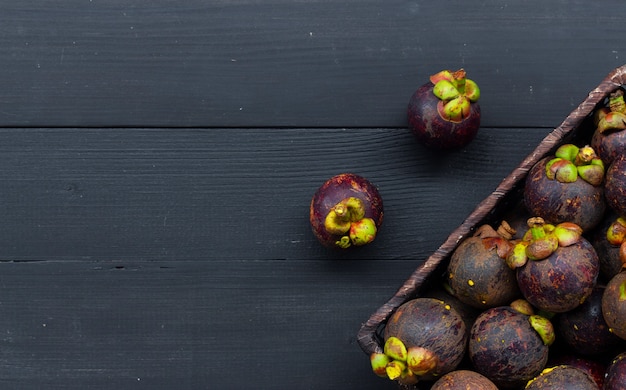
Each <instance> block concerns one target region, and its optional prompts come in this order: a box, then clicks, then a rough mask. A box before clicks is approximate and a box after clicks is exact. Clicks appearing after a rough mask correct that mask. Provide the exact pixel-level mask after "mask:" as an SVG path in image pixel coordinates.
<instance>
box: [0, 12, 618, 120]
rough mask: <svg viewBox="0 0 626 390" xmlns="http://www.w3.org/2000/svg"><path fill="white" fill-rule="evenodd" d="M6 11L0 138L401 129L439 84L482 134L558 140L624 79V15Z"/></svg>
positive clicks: (1, 17) (0, 60)
mask: <svg viewBox="0 0 626 390" xmlns="http://www.w3.org/2000/svg"><path fill="white" fill-rule="evenodd" d="M1 10H2V12H0V26H1V27H0V31H1V32H2V34H0V47H2V49H3V53H4V55H3V56H1V57H0V68H1V69H2V70H3V71H2V72H1V73H0V85H2V86H3V91H2V94H0V125H3V126H34V127H36V126H42V127H49V126H66V127H71V126H78V127H83V126H91V127H113V126H126V127H134V126H137V127H145V126H154V127H225V126H226V127H231V126H233V127H276V126H288V127H404V126H405V125H406V117H405V110H406V104H407V102H408V99H409V96H410V95H411V94H412V92H413V91H414V90H415V89H416V88H417V87H419V86H420V85H421V84H423V83H424V82H426V80H427V77H428V76H429V75H430V74H432V73H435V72H437V71H439V70H441V69H445V68H457V67H465V68H466V70H467V71H468V72H469V75H470V76H471V78H473V79H474V80H475V81H477V82H478V84H479V85H480V86H481V88H482V89H483V98H482V99H481V102H482V106H483V124H484V125H485V126H486V127H523V126H529V127H548V128H550V127H552V128H554V127H556V126H557V125H558V124H559V123H560V121H561V120H562V119H563V118H564V117H565V116H567V114H569V112H570V111H571V110H572V109H573V108H574V107H576V105H578V103H580V102H581V101H582V100H583V99H584V97H585V94H586V91H589V90H591V89H592V88H593V87H595V86H596V85H597V84H598V82H599V81H600V80H602V79H603V78H604V76H605V75H606V74H607V73H608V72H609V71H610V70H612V69H614V68H616V67H618V66H620V65H622V63H623V61H624V58H623V53H622V52H621V51H622V47H623V45H622V24H623V23H622V18H621V15H623V14H625V13H626V3H617V4H612V5H611V10H610V12H607V8H606V5H604V4H600V3H596V2H589V1H581V0H578V1H572V2H545V1H540V0H534V1H525V2H519V3H516V4H509V3H503V2H500V1H486V2H482V3H480V4H476V5H471V6H469V5H467V4H466V2H464V1H461V0H455V1H447V2H427V1H405V0H393V1H385V2H380V1H373V0H367V1H343V0H342V1H336V0H335V1H298V2H293V1H287V0H272V1H264V2H258V1H250V0H241V1H216V2H206V1H201V0H188V1H185V2H184V3H179V2H173V1H171V0H155V1H151V2H150V3H149V4H148V3H146V2H143V1H141V2H140V1H138V0H131V1H119V0H116V1H108V2H106V3H102V2H98V1H87V0H69V1H65V2H64V3H63V5H59V4H56V3H53V2H45V3H42V2H40V1H34V0H23V1H19V2H12V3H8V2H7V3H6V4H3V5H2V8H1Z"/></svg>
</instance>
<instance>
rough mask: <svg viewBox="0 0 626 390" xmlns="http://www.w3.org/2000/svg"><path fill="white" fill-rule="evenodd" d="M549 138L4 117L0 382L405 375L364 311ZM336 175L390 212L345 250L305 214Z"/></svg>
mask: <svg viewBox="0 0 626 390" xmlns="http://www.w3.org/2000/svg"><path fill="white" fill-rule="evenodd" d="M545 134H546V130H545V129H506V130H502V129H484V130H482V131H481V132H480V133H479V135H478V138H477V139H476V140H475V141H474V142H473V143H472V144H471V145H470V146H469V147H467V148H465V149H463V150H461V151H458V152H455V153H450V154H447V155H441V154H433V153H430V152H428V151H427V150H425V149H423V148H422V147H421V146H419V145H417V144H416V142H415V141H414V139H413V137H412V135H411V134H410V133H408V132H407V131H406V130H403V129H401V130H398V129H300V128H296V129H271V128H268V129H230V131H226V129H224V131H218V130H215V129H145V128H143V129H140V128H138V129H82V128H81V129H49V128H47V129H19V128H4V129H0V138H1V139H2V140H3V142H2V143H1V144H0V186H1V188H2V189H3V190H2V191H0V204H2V205H3V223H2V225H0V226H1V227H0V260H2V261H0V297H1V298H0V334H2V335H3V336H2V338H0V361H1V362H2V364H0V386H2V387H3V388H12V389H32V388H46V389H72V388H76V389H83V388H111V387H115V388H124V389H126V388H162V389H169V388H186V389H206V388H232V389H244V388H249V387H250V386H254V387H258V388H263V389H284V388H311V389H314V388H325V389H340V388H341V389H344V388H362V389H374V388H376V389H381V388H388V389H393V388H396V385H395V384H394V383H393V382H391V381H386V380H382V379H378V378H376V377H375V376H373V374H372V373H371V371H370V368H369V364H368V361H367V357H366V356H365V355H364V354H363V353H362V351H361V350H360V348H359V347H358V345H357V343H356V333H357V331H358V329H359V328H360V326H361V323H362V322H364V321H365V320H367V318H369V316H370V314H371V313H372V312H374V311H375V310H376V309H377V308H378V307H379V306H380V305H381V304H383V303H384V302H386V300H387V299H388V298H389V297H390V296H391V295H392V294H393V293H394V292H395V291H396V289H397V288H398V287H399V286H400V285H401V283H402V282H403V281H404V280H405V279H406V278H407V277H408V276H409V274H410V273H411V272H412V271H413V270H414V269H415V268H416V267H417V266H418V264H419V262H420V261H421V260H422V259H424V258H425V257H426V256H427V255H429V254H430V253H431V252H432V251H433V250H434V249H435V248H436V247H437V246H438V245H439V244H440V243H441V242H442V241H443V239H444V238H445V237H447V235H448V234H449V232H450V231H451V230H452V229H453V228H454V227H456V226H457V225H458V224H459V223H460V222H461V221H462V220H463V219H464V217H465V216H466V215H467V214H468V213H469V212H470V211H471V210H472V208H473V207H474V206H475V204H477V203H478V201H479V200H481V199H482V198H483V197H485V196H486V195H487V194H488V193H489V192H491V190H492V189H493V188H494V187H495V186H496V185H497V184H498V183H499V181H500V180H501V179H502V178H504V176H505V175H506V174H507V173H508V172H509V171H510V170H511V169H512V168H513V166H515V165H517V163H518V161H520V160H521V159H522V158H523V157H524V156H525V155H526V154H527V153H528V152H530V151H531V150H532V149H533V148H534V146H535V145H536V144H537V143H538V142H539V140H540V139H541V138H543V136H544V135H545ZM510 145H515V147H510ZM343 171H355V172H357V173H360V174H363V175H364V176H366V177H368V178H370V179H371V180H372V181H373V182H374V183H375V184H377V185H378V186H379V188H380V190H381V193H382V194H383V197H384V200H385V207H386V214H385V222H384V225H383V229H382V230H381V234H380V236H379V237H378V238H377V241H376V242H375V243H374V244H372V246H371V247H369V248H367V250H361V251H357V252H355V253H352V254H349V255H342V254H340V253H337V252H329V251H327V250H324V249H322V248H321V247H320V245H318V243H317V242H315V239H314V238H313V236H312V234H311V232H310V230H309V225H308V204H309V201H310V198H311V196H312V194H313V192H314V191H315V190H316V189H317V187H318V186H319V185H320V184H321V183H322V182H323V181H324V180H325V179H326V178H328V177H330V176H331V175H333V174H336V173H339V172H343ZM363 249H365V248H363Z"/></svg>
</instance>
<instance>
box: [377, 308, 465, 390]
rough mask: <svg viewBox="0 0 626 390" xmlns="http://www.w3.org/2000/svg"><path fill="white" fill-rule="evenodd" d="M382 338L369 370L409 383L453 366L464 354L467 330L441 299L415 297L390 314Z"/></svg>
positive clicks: (432, 375) (443, 371) (460, 318)
mask: <svg viewBox="0 0 626 390" xmlns="http://www.w3.org/2000/svg"><path fill="white" fill-rule="evenodd" d="M384 341H385V344H384V352H383V353H373V354H372V355H371V356H370V360H371V363H372V369H373V370H374V372H375V373H376V374H377V375H379V376H381V377H387V378H389V379H391V380H397V381H398V382H399V383H400V384H402V385H412V384H416V383H417V382H418V381H422V380H424V381H429V380H430V381H432V380H434V379H436V378H438V377H440V376H441V375H444V374H447V373H448V372H450V371H453V370H454V369H456V368H457V366H458V365H459V364H460V362H461V360H462V359H463V356H464V354H465V348H466V346H467V331H466V329H465V322H464V321H463V318H462V317H461V315H460V314H459V313H457V312H456V310H454V308H452V307H451V306H450V305H448V304H447V303H445V302H444V301H441V300H439V299H435V298H415V299H412V300H409V301H407V302H405V303H404V304H402V305H401V306H400V307H398V309H397V310H396V311H395V312H394V313H393V314H392V315H391V317H390V318H389V320H388V321H387V324H386V325H385V330H384Z"/></svg>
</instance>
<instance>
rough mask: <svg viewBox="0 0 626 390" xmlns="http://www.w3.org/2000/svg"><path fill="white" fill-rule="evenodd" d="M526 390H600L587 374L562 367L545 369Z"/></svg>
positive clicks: (529, 383) (531, 381)
mask: <svg viewBox="0 0 626 390" xmlns="http://www.w3.org/2000/svg"><path fill="white" fill-rule="evenodd" d="M524 389H525V390H599V389H600V388H599V387H598V385H597V384H596V382H595V381H594V380H593V378H591V377H590V376H589V375H588V374H587V373H586V372H584V371H583V370H581V369H578V368H576V367H572V366H567V365H562V366H555V367H549V368H546V369H544V370H543V371H542V372H541V374H539V375H538V376H537V377H535V378H533V379H532V380H530V381H529V382H528V384H526V387H525V388H524Z"/></svg>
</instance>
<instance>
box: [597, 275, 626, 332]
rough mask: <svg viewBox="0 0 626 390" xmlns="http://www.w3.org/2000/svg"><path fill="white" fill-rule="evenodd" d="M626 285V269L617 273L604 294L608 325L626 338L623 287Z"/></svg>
mask: <svg viewBox="0 0 626 390" xmlns="http://www.w3.org/2000/svg"><path fill="white" fill-rule="evenodd" d="M625 285H626V271H622V272H620V273H619V274H617V275H615V276H614V277H613V278H612V279H611V280H610V281H609V283H608V284H607V285H606V288H605V289H604V294H603V295H602V315H603V316H604V320H605V321H606V323H607V325H608V326H609V327H610V328H611V330H612V331H613V333H614V334H615V335H617V336H618V337H619V338H621V339H623V340H626V321H625V320H624V319H625V318H626V299H624V297H623V295H622V289H623V288H624V286H625Z"/></svg>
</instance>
